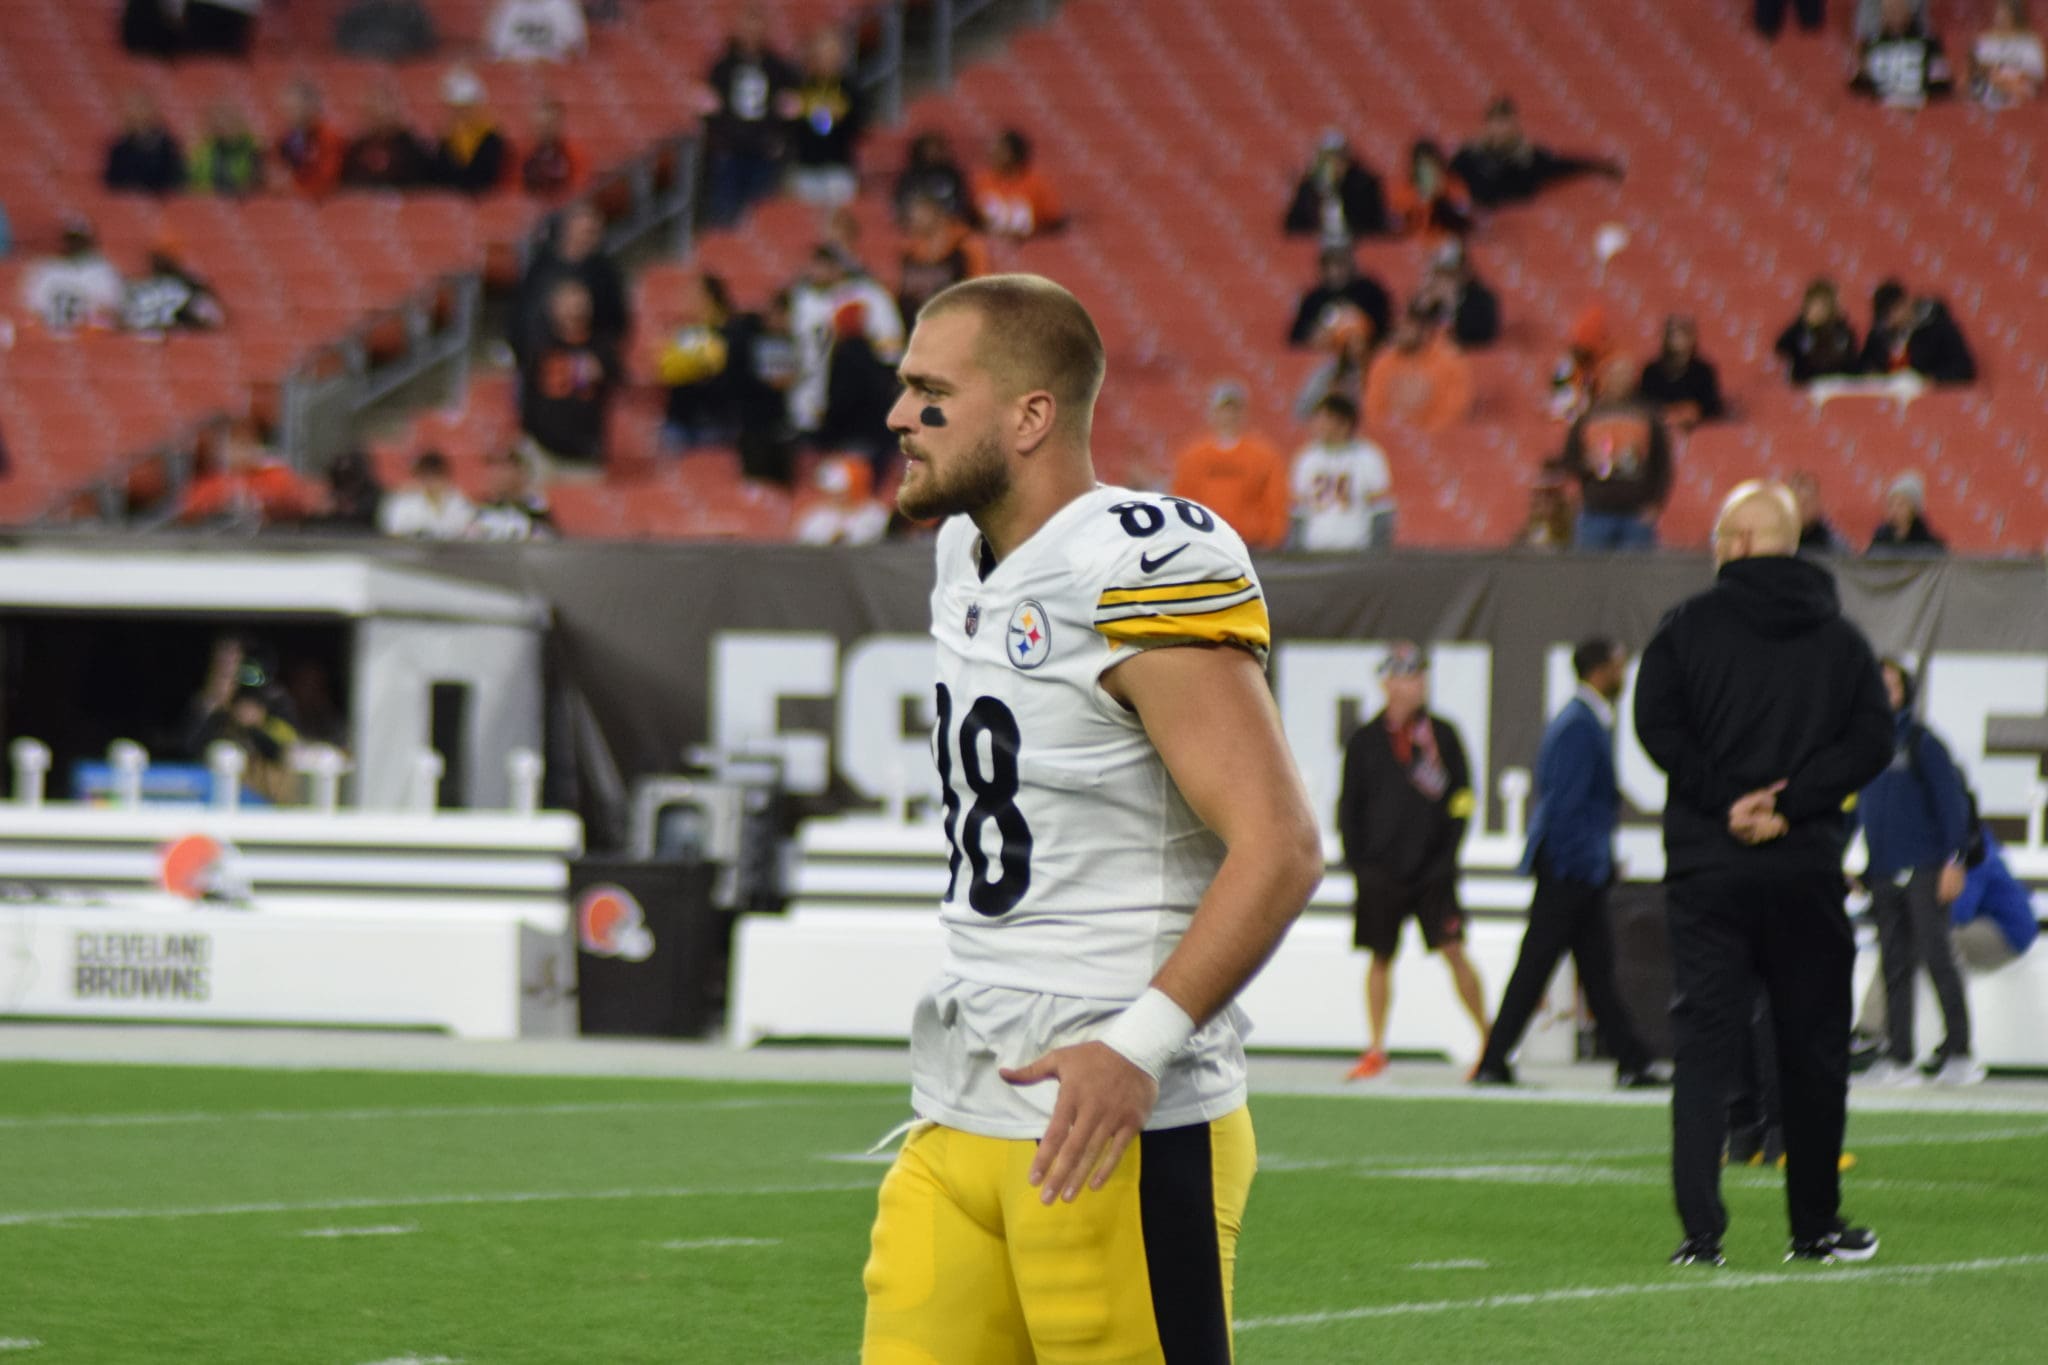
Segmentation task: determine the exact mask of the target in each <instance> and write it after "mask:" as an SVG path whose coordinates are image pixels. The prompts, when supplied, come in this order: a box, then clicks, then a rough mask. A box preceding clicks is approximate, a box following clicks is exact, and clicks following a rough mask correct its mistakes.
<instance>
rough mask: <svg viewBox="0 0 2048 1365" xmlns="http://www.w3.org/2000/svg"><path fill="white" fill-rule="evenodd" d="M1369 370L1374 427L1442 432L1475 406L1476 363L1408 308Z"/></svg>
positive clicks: (1368, 411)
mask: <svg viewBox="0 0 2048 1365" xmlns="http://www.w3.org/2000/svg"><path fill="white" fill-rule="evenodd" d="M1389 340H1390V344H1389V345H1387V346H1384V347H1382V348H1381V349H1380V353H1379V354H1378V355H1376V356H1374V357H1373V361H1372V366H1371V368H1369V369H1368V370H1367V371H1366V373H1365V418H1366V423H1367V424H1368V425H1369V426H1370V427H1371V428H1372V429H1373V430H1375V431H1380V430H1384V429H1386V428H1388V427H1413V428H1416V429H1418V430H1421V431H1443V430H1444V429H1446V428H1447V427H1450V426H1453V425H1455V424H1456V423H1458V422H1460V421H1463V420H1464V418H1465V417H1466V416H1467V415H1468V414H1469V413H1470V412H1471V411H1472V366H1471V363H1470V362H1469V361H1467V360H1466V359H1465V357H1464V354H1463V353H1462V352H1460V351H1459V350H1458V348H1457V346H1455V345H1454V344H1453V343H1452V342H1451V339H1450V338H1449V337H1447V336H1445V335H1444V334H1443V331H1442V329H1441V328H1439V327H1438V326H1437V325H1436V322H1435V319H1434V317H1433V315H1431V314H1429V313H1427V312H1423V311H1418V310H1417V309H1414V308H1410V309H1409V310H1408V311H1407V312H1406V313H1403V314H1402V315H1401V320H1400V321H1399V322H1397V323H1395V324H1394V335H1393V336H1392V337H1391V338H1390V339H1389Z"/></svg>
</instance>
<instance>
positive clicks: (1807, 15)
mask: <svg viewBox="0 0 2048 1365" xmlns="http://www.w3.org/2000/svg"><path fill="white" fill-rule="evenodd" d="M1827 3H1828V0H1793V7H1794V8H1797V9H1798V11H1799V27H1801V28H1803V29H1805V30H1806V31H1807V32H1808V33H1819V32H1820V31H1821V30H1822V29H1824V28H1826V27H1827V22H1828V13H1827ZM1786 8H1787V6H1786V0H1756V29H1757V32H1759V33H1761V34H1763V35H1764V37H1766V38H1775V37H1777V36H1778V35H1779V34H1780V33H1781V32H1783V31H1784V28H1785V10H1786Z"/></svg>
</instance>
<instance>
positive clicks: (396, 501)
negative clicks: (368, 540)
mask: <svg viewBox="0 0 2048 1365" xmlns="http://www.w3.org/2000/svg"><path fill="white" fill-rule="evenodd" d="M475 516H476V508H474V507H472V506H471V505H470V502H469V499H468V498H465V497H464V496H462V490H461V489H459V488H457V487H456V486H455V471H454V470H452V469H450V468H449V466H448V457H447V456H446V455H443V454H442V453H441V452H440V451H438V450H428V451H422V452H421V453H420V456H419V458H417V459H415V460H414V461H413V462H412V485H411V486H410V487H407V488H401V489H399V490H398V491H397V492H396V493H393V494H392V495H391V496H390V497H388V498H386V499H384V506H383V507H382V508H381V509H380V510H379V511H378V513H377V529H378V530H380V531H382V532H383V533H384V534H385V535H387V536H396V537H398V538H399V539H401V540H460V539H462V538H463V536H464V535H466V534H467V533H468V531H469V523H470V521H471V520H472V519H473V518H474V517H475Z"/></svg>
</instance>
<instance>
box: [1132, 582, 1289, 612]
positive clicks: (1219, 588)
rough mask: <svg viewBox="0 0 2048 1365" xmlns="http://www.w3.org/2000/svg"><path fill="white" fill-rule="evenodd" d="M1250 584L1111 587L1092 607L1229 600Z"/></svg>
mask: <svg viewBox="0 0 2048 1365" xmlns="http://www.w3.org/2000/svg"><path fill="white" fill-rule="evenodd" d="M1251 585H1252V581H1251V580H1250V579H1249V578H1218V579H1212V580H1210V581H1209V582H1206V583H1161V584H1159V585H1158V586H1157V587H1152V588H1111V589H1110V590H1109V591H1108V592H1105V593H1104V594H1102V600H1101V601H1099V602H1097V603H1096V604H1095V607H1096V610H1098V611H1100V610H1101V609H1102V608H1104V607H1123V606H1133V605H1137V604H1141V603H1147V602H1186V601H1190V600H1192V599H1194V598H1200V597H1228V596H1230V595H1231V594H1232V593H1238V592H1243V591H1244V590H1245V589H1246V588H1249V587H1250V586H1251Z"/></svg>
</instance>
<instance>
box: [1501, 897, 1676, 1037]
mask: <svg viewBox="0 0 2048 1365" xmlns="http://www.w3.org/2000/svg"><path fill="white" fill-rule="evenodd" d="M1567 952H1569V953H1570V954H1571V955H1572V961H1573V962H1575V963H1577V964H1578V968H1579V986H1580V988H1581V989H1583V990H1584V991H1585V992H1586V1004H1587V1005H1588V1006H1590V1007H1591V1009H1592V1011H1593V1022H1594V1024H1596V1025H1597V1026H1598V1027H1599V1030H1600V1040H1601V1041H1602V1042H1603V1043H1605V1044H1606V1045H1607V1051H1608V1053H1609V1055H1611V1056H1612V1057H1613V1058H1614V1060H1615V1063H1616V1064H1617V1065H1618V1066H1619V1067H1620V1069H1621V1070H1623V1071H1641V1070H1643V1069H1644V1068H1645V1067H1647V1066H1649V1064H1650V1049H1649V1048H1648V1047H1646V1046H1645V1045H1644V1043H1643V1040H1642V1037H1641V1035H1640V1034H1638V1033H1637V1032H1636V1028H1635V1024H1634V1022H1633V1021H1632V1020H1631V1019H1630V1018H1629V1016H1628V1007H1627V1006H1625V1005H1623V1004H1622V1003H1621V993H1620V992H1619V991H1617V990H1616V989H1615V987H1614V934H1613V931H1612V930H1611V929H1609V927H1608V924H1607V888H1606V887H1604V886H1594V885H1592V884H1590V883H1587V882H1575V881H1567V880H1565V879H1564V878H1562V877H1552V876H1549V875H1548V874H1547V873H1546V872H1545V870H1544V869H1543V868H1542V867H1541V866H1540V865H1539V866H1538V868H1537V871H1536V895H1535V898H1534V899H1533V900H1531V901H1530V902H1529V927H1528V929H1527V930H1526V931H1525V932H1524V933H1523V935H1522V951H1521V953H1520V955H1518V956H1517V957H1516V959H1515V971H1514V974H1513V975H1512V976H1510V977H1509V978H1508V984H1507V989H1506V990H1505V991H1503V992H1502V993H1501V998H1500V1009H1499V1011H1498V1012H1497V1013H1496V1015H1495V1017H1494V1021H1493V1032H1492V1033H1491V1034H1489V1035H1488V1036H1487V1040H1486V1055H1485V1057H1484V1058H1483V1059H1482V1060H1481V1062H1480V1065H1482V1066H1492V1067H1505V1066H1506V1065H1507V1060H1508V1054H1509V1053H1511V1052H1513V1051H1514V1050H1515V1048H1516V1047H1518V1046H1519V1045H1520V1044H1521V1041H1522V1034H1523V1033H1524V1032H1525V1031H1526V1030H1527V1029H1528V1027H1529V1019H1530V1016H1532V1015H1533V1014H1535V1013H1536V1006H1537V1004H1538V1003H1540V1002H1541V1001H1542V999H1543V988H1544V987H1545V986H1547V985H1549V984H1550V976H1551V973H1553V972H1555V971H1556V970H1557V963H1558V959H1559V958H1561V957H1563V956H1564V955H1565V954H1566V953H1567Z"/></svg>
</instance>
